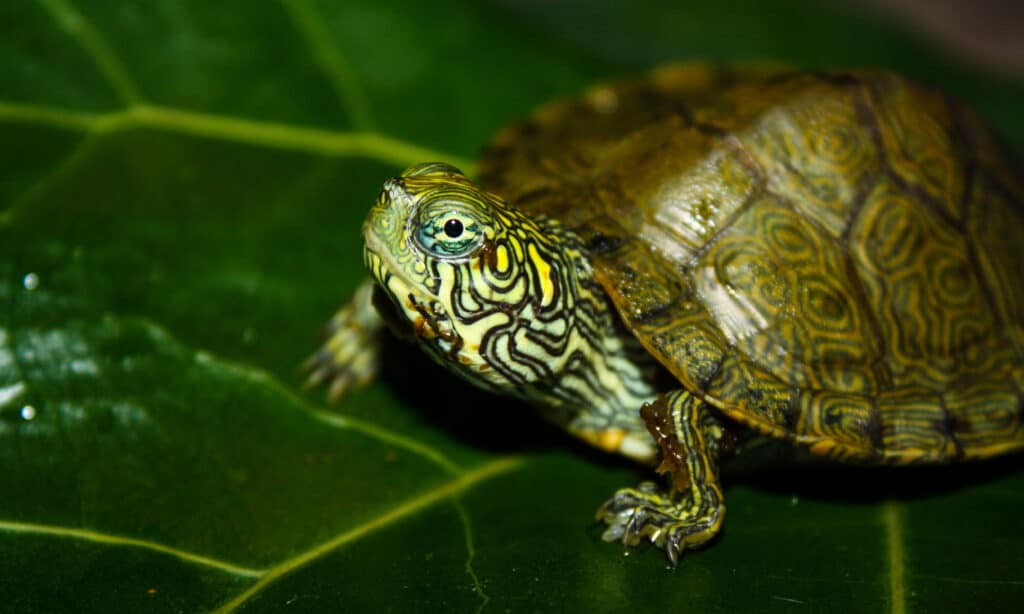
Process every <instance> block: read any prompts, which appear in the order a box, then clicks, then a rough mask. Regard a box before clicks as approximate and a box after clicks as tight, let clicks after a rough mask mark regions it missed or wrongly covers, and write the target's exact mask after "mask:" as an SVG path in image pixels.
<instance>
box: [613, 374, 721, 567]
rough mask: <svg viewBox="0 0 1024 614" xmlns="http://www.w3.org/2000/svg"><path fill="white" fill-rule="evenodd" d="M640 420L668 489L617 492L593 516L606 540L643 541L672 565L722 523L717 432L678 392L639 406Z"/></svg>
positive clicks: (696, 402)
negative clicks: (658, 457) (655, 446)
mask: <svg viewBox="0 0 1024 614" xmlns="http://www.w3.org/2000/svg"><path fill="white" fill-rule="evenodd" d="M640 415H641V417H643V419H644V422H645V423H646V425H647V430H649V431H650V432H651V435H652V436H654V439H655V441H657V442H658V446H659V447H660V448H661V452H662V461H661V464H660V465H659V466H658V468H657V471H658V473H663V474H668V475H669V486H670V488H669V490H668V492H662V491H659V489H658V488H657V487H656V486H655V485H654V484H653V483H651V482H645V483H643V484H641V485H640V486H638V487H637V488H623V489H622V490H620V491H618V492H617V493H615V496H613V497H612V498H611V499H609V500H608V502H606V503H605V504H604V505H603V506H602V507H601V509H600V510H598V513H597V517H598V519H599V520H603V521H604V522H605V523H607V524H608V529H607V530H606V531H605V532H604V535H603V538H604V539H605V540H606V541H612V540H616V539H618V540H621V541H622V543H623V544H625V545H627V546H634V545H636V544H638V543H640V542H641V541H642V540H644V539H647V540H648V541H650V542H651V543H653V544H654V545H656V546H658V547H659V548H662V549H664V550H665V553H666V554H667V555H668V558H669V559H670V560H671V561H672V564H673V565H674V564H675V563H676V562H677V561H678V560H679V557H680V555H682V553H683V551H685V550H692V549H694V548H697V547H699V546H700V545H701V544H703V543H705V542H707V541H708V540H709V539H711V538H712V537H714V536H715V534H717V533H718V530H719V529H720V528H721V526H722V521H723V520H724V519H725V506H724V504H723V497H722V488H721V486H719V483H718V465H717V452H718V443H719V441H720V439H721V437H722V428H721V426H719V424H718V423H717V421H716V420H715V418H714V416H713V415H712V414H711V412H710V411H709V410H708V407H707V406H706V405H704V403H703V402H702V401H701V400H700V399H696V398H694V397H693V396H692V395H690V394H689V393H688V392H686V391H683V390H679V391H675V392H671V393H668V394H663V395H661V396H659V397H658V399H657V400H655V401H654V402H653V403H647V404H645V405H644V406H643V407H642V408H641V409H640Z"/></svg>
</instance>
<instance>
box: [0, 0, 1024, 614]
mask: <svg viewBox="0 0 1024 614" xmlns="http://www.w3.org/2000/svg"><path fill="white" fill-rule="evenodd" d="M0 28H2V30H3V31H2V36H0V134H2V136H3V143H4V145H5V147H4V148H3V152H2V153H0V158H2V165H0V169H2V170H0V305H2V308H0V314H2V315H0V458H2V462H3V464H2V467H3V472H2V473H0V577H3V578H5V581H4V582H2V583H0V603H4V604H5V606H6V608H7V609H10V610H12V611H38V612H50V611H97V612H110V611H154V612H160V611H171V612H180V611H206V610H215V609H218V608H221V609H222V610H224V611H229V610H233V609H238V610H245V611H278V610H283V609H285V608H291V609H293V610H296V611H326V612H336V611H340V610H344V611H366V610H378V609H379V610H398V611H404V610H410V609H415V610H445V611H449V610H452V611H466V610H487V611H536V610H545V611H547V610H579V611H618V610H624V609H627V608H628V609H631V610H656V611H661V610H668V609H670V610H672V611H683V610H691V611H712V610H715V611H751V610H756V611H769V610H779V611H783V610H785V611H791V610H795V609H798V608H810V609H812V610H817V611H820V610H826V609H828V610H832V611H871V612H876V611H879V610H889V611H892V612H908V611H927V610H931V611H964V610H1008V609H1012V608H1013V607H1014V606H1015V605H1016V604H1017V603H1019V602H1020V600H1021V598H1022V597H1024V577H1022V576H1021V572H1020V570H1021V569H1022V568H1024V538H1022V537H1021V535H1020V534H1019V532H1018V531H1016V528H1017V524H1018V523H1017V516H1018V514H1017V513H1016V504H1017V503H1019V502H1020V501H1021V497H1022V495H1021V493H1022V492H1024V490H1022V487H1024V477H1022V476H1021V475H1020V474H1019V473H1018V472H1017V471H1016V470H1017V469H1018V468H1019V467H1020V464H1021V463H1020V462H1019V461H1017V460H1013V459H1011V460H1009V461H1002V462H995V463H987V464H980V465H972V466H965V467H959V468H939V469H933V470H914V471H894V470H878V471H867V470H854V469H843V468H835V467H820V468H810V469H808V468H790V467H781V468H778V467H777V468H770V469H768V470H765V471H763V472H761V473H759V474H756V475H755V476H754V477H752V478H745V479H737V480H733V481H731V482H730V485H729V487H728V488H727V500H728V505H729V520H728V522H727V528H726V530H725V532H724V534H723V536H722V538H721V539H719V540H717V541H716V542H715V543H714V544H713V545H712V546H711V547H710V548H708V549H707V550H705V551H703V552H700V553H697V554H693V555H692V556H689V557H688V558H686V559H685V560H684V561H683V562H682V564H681V565H680V566H679V567H678V568H677V569H675V570H670V569H667V568H666V563H665V560H664V558H663V556H662V555H661V553H659V552H655V551H651V550H638V551H634V552H630V553H628V556H627V554H624V553H623V552H622V550H621V548H619V547H618V546H617V545H614V544H606V543H603V542H602V541H601V540H600V527H598V526H596V525H595V524H594V523H593V522H592V518H593V512H594V510H595V509H596V507H597V506H598V505H599V504H600V503H601V502H602V501H603V500H604V499H605V498H606V497H607V496H609V495H610V494H611V493H612V492H614V490H615V489H616V488H618V487H621V486H623V485H628V484H631V483H634V482H636V481H638V480H640V479H643V478H644V477H645V473H644V471H643V470H642V469H639V468H635V467H632V466H630V465H628V464H626V463H624V462H620V461H618V460H616V459H609V458H605V457H602V456H600V455H598V454H595V453H593V452H591V451H589V450H584V449H583V448H582V447H580V446H579V445H577V444H576V443H574V442H571V441H569V440H568V439H567V438H566V437H564V436H563V435H561V434H559V433H557V432H555V431H554V430H553V429H552V428H550V427H548V426H547V425H546V424H544V423H543V422H542V421H540V420H539V419H538V418H537V417H536V416H535V415H534V414H533V412H531V411H530V410H529V409H528V408H526V407H523V406H521V405H519V404H517V403H514V402H509V401H499V402H495V400H493V399H491V398H489V397H487V396H486V395H483V394H482V393H479V392H477V391H475V390H472V389H470V388H469V387H467V386H466V385H464V384H462V383H460V382H458V381H456V380H455V379H453V378H452V377H450V376H448V375H447V374H445V373H442V372H440V371H439V370H438V369H437V368H435V367H433V366H432V365H430V364H429V362H427V361H425V360H424V359H422V358H420V357H418V356H416V357H411V356H409V353H408V350H407V349H405V348H399V349H398V350H397V353H398V354H400V355H401V356H400V358H401V359H400V360H398V361H395V360H392V361H391V362H390V363H389V364H390V365H391V366H390V368H389V369H388V372H387V373H386V374H385V376H384V377H383V378H382V379H381V380H380V381H378V382H376V383H374V384H373V385H371V386H370V387H368V388H366V389H364V390H361V391H358V392H356V393H354V394H352V395H350V396H349V397H347V398H346V400H345V401H344V402H343V403H342V404H340V405H339V406H337V407H333V406H329V405H328V404H327V403H325V402H324V401H323V395H322V392H321V391H314V392H303V391H302V390H301V380H302V377H301V374H300V373H299V372H298V369H297V365H298V364H299V363H300V362H301V361H302V359H303V358H304V357H305V356H307V355H309V354H310V353H311V352H312V351H313V350H314V349H315V347H316V344H317V339H316V331H317V329H318V327H319V325H320V323H321V322H323V321H325V320H326V319H327V318H328V317H329V316H330V314H331V313H332V312H333V310H334V309H335V308H336V306H337V305H338V304H340V303H341V302H342V301H343V300H344V299H345V298H346V297H347V295H348V294H349V293H350V292H351V291H352V290H353V288H354V287H355V285H356V284H357V283H358V281H359V280H360V279H361V278H362V277H363V275H364V273H363V272H362V267H361V256H360V252H361V245H360V239H359V225H360V223H361V221H362V218H363V216H364V215H365V212H366V210H367V208H368V206H369V204H370V203H371V202H372V199H373V198H374V196H375V194H376V193H377V190H378V189H379V185H380V184H381V182H382V180H383V179H385V178H386V177H388V176H390V175H391V174H394V173H395V172H397V171H398V170H400V169H401V168H402V167H403V166H405V165H408V164H412V163H415V162H420V161H424V160H430V159H442V160H448V161H451V162H455V163H457V164H464V165H469V164H471V162H470V161H471V160H472V158H473V157H474V155H475V152H476V151H477V149H478V148H479V146H480V145H481V144H483V143H484V142H485V141H486V139H487V138H488V137H489V135H491V134H492V133H493V132H494V131H495V130H496V129H498V128H499V127H500V126H502V125H503V124H504V123H506V122H508V121H511V120H512V119H514V118H516V117H519V116H521V115H523V114H524V113H526V112H528V111H529V109H530V108H532V107H533V106H534V105H536V104H539V103H541V102H542V101H544V100H547V99H549V98H552V97H555V96H559V95H567V94H570V93H572V92H575V91H578V90H579V89H580V88H582V87H584V86H585V84H587V83H589V82H592V81H593V80H595V79H599V78H609V77H613V76H618V75H623V74H628V73H630V72H633V71H636V70H639V69H642V68H645V67H647V66H650V65H652V64H654V63H656V62H658V61H661V60H666V59H678V58H712V59H720V60H743V59H753V58H766V57H771V58H774V59H779V60H783V61H788V62H792V63H795V64H799V65H806V66H830V65H864V64H877V65H886V66H890V67H894V68H898V69H900V70H903V71H905V72H909V73H911V74H913V75H916V76H918V77H921V78H924V79H928V80H930V81H933V82H935V83H938V84H940V85H942V86H944V87H946V88H948V89H950V91H952V92H954V93H955V94H957V95H959V96H961V97H964V98H966V99H968V100H969V101H970V102H972V103H974V104H976V105H977V106H978V107H979V108H980V109H981V110H982V112H983V113H984V114H986V115H987V116H988V117H989V118H991V119H992V120H993V121H994V122H996V123H997V125H999V127H1000V128H1001V129H1002V130H1003V131H1004V133H1005V134H1006V135H1007V136H1008V137H1009V139H1010V140H1011V141H1012V142H1014V143H1016V144H1018V145H1020V144H1022V143H1024V121H1022V120H1021V118H1020V116H1019V111H1018V110H1019V109H1020V108H1022V106H1024V89H1022V88H1021V87H1020V85H1019V84H1011V83H999V82H996V81H993V80H985V79H982V78H980V77H978V76H977V75H976V74H974V71H971V70H968V69H965V68H962V67H960V68H958V67H957V66H956V64H955V62H953V61H951V60H949V59H948V58H945V57H942V56H941V55H939V54H937V53H936V52H934V51H932V50H931V49H930V48H928V47H927V46H925V45H923V44H921V43H919V42H916V41H915V40H914V39H913V38H912V37H910V36H908V35H907V33H905V32H902V31H899V30H898V29H895V28H893V27H891V26H888V25H886V24H878V23H876V22H874V21H872V20H869V19H866V18H863V17H860V16H857V15H853V14H846V13H843V12H839V11H830V10H825V9H821V8H812V7H811V6H810V5H805V4H802V3H796V2H778V3H770V4H769V3H764V4H762V3H757V4H753V3H743V2H721V1H713V0H701V1H699V2H691V3H687V4H686V5H685V7H684V8H666V7H663V6H662V5H661V4H660V3H654V2H646V1H645V2H635V3H630V4H629V5H628V7H627V5H626V4H621V5H619V4H603V3H592V2H584V1H583V0H575V1H571V2H570V1H565V2H557V3H549V2H540V1H536V0H535V1H533V2H526V3H524V2H516V3H511V2H510V3H509V4H508V6H492V5H484V6H482V5H479V4H477V3H473V2H469V1H468V0H467V1H465V2H460V1H458V0H435V1H434V2H431V3H404V2H399V1H398V0H374V1H372V2H371V1H370V0H346V1H345V2H328V1H327V0H282V1H281V2H241V1H235V2H228V3H210V2H202V1H200V0H164V1H152V2H146V3H138V4H131V3H125V2H123V1H121V0H91V1H90V2H84V1H82V0H78V1H77V2H75V0H41V1H38V2H35V1H30V0H10V1H9V2H5V3H3V4H2V6H0ZM396 363H401V364H396ZM407 370H408V371H409V372H406V371H407Z"/></svg>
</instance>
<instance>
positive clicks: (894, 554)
mask: <svg viewBox="0 0 1024 614" xmlns="http://www.w3.org/2000/svg"><path fill="white" fill-rule="evenodd" d="M902 512H903V510H902V508H901V506H900V505H899V504H898V503H896V502H894V501H887V502H886V503H885V505H883V506H882V524H883V526H884V527H885V538H886V546H887V548H886V550H887V552H888V556H889V598H890V600H891V612H892V614H906V611H907V600H906V587H905V584H904V571H905V569H904V565H905V561H904V556H905V555H904V552H903V513H902Z"/></svg>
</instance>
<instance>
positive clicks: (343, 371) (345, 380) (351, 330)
mask: <svg viewBox="0 0 1024 614" xmlns="http://www.w3.org/2000/svg"><path fill="white" fill-rule="evenodd" d="M375 287H376V284H374V282H373V280H372V279H365V280H363V282H362V283H361V284H359V286H358V287H357V288H356V291H355V294H354V295H353V296H352V299H351V300H349V302H348V303H346V304H345V305H344V306H343V307H342V308H341V309H339V310H338V312H337V313H335V314H334V316H333V317H332V318H331V319H330V321H329V322H328V323H327V326H326V337H327V340H326V341H325V342H324V344H323V345H322V346H320V349H319V350H317V352H316V353H315V354H313V355H312V356H310V357H309V358H308V359H307V360H306V362H305V363H303V365H302V367H303V370H304V371H307V372H308V373H309V377H308V378H307V379H306V387H313V386H318V385H320V384H322V383H324V382H327V383H328V386H329V387H328V395H329V396H330V399H331V400H332V401H337V400H338V399H340V398H341V397H342V395H344V394H345V393H346V392H347V391H348V390H350V389H352V388H358V387H360V386H365V385H366V384H368V383H369V382H370V381H371V380H372V379H373V378H374V376H376V375H377V371H378V370H379V369H380V352H381V348H380V346H381V338H380V336H381V334H382V333H383V328H384V321H383V320H382V319H381V317H380V315H379V314H378V313H377V310H376V309H375V308H374V305H373V294H374V289H375Z"/></svg>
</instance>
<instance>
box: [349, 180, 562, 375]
mask: <svg viewBox="0 0 1024 614" xmlns="http://www.w3.org/2000/svg"><path fill="white" fill-rule="evenodd" d="M363 238H364V241H365V246H366V247H365V252H364V255H365V261H366V265H367V267H368V268H369V269H370V272H371V274H372V275H373V277H374V278H375V279H376V282H377V285H378V286H379V287H380V288H381V289H382V290H383V291H384V292H383V293H384V294H385V295H386V296H387V297H388V298H390V299H391V300H390V302H391V306H390V307H392V308H390V309H388V308H387V307H388V306H381V305H378V310H379V311H381V312H382V315H384V316H385V320H387V321H388V322H389V324H390V325H391V328H392V329H396V328H397V329H398V330H395V332H396V333H398V334H400V335H402V336H406V337H408V336H410V335H411V336H413V337H415V339H416V340H417V341H418V342H419V343H420V344H421V345H423V346H424V347H425V348H426V349H427V350H428V353H429V354H431V355H432V356H433V357H434V358H435V360H437V361H439V362H441V363H442V364H443V365H445V366H447V367H449V368H454V370H456V371H457V372H459V373H460V374H461V375H463V376H464V377H466V378H467V379H470V380H471V381H473V382H474V383H476V384H479V385H483V386H485V387H489V388H498V389H504V390H505V391H506V392H512V393H513V394H514V393H515V392H517V390H515V388H516V387H519V386H523V385H528V383H529V381H530V380H536V379H539V377H540V376H542V375H543V371H545V370H546V369H547V367H546V366H544V365H543V364H541V359H540V357H537V358H536V359H530V363H531V364H533V363H537V364H538V365H540V366H537V367H535V368H533V369H532V370H530V369H525V368H521V367H520V366H519V365H511V364H509V363H510V362H511V361H512V359H513V354H514V353H515V351H516V348H517V343H516V339H517V335H522V334H524V333H525V332H527V331H525V330H523V327H524V326H527V327H531V330H530V332H531V333H537V334H548V335H550V337H551V338H552V339H553V340H555V339H557V338H558V336H559V335H562V336H564V335H565V331H566V329H567V328H568V327H567V326H566V318H569V317H571V316H570V314H569V311H570V310H571V309H570V308H568V306H567V305H566V301H565V299H566V295H567V294H571V293H567V292H566V284H567V283H569V282H568V280H566V278H565V271H564V269H565V268H566V267H565V253H564V250H563V249H561V246H560V245H558V237H552V236H550V234H549V233H548V232H546V229H545V228H542V226H541V225H539V224H538V223H537V222H536V221H534V220H531V219H530V218H528V217H526V216H525V215H523V214H521V213H520V212H518V211H516V210H515V209H513V208H512V207H510V206H508V205H507V204H506V203H505V202H504V201H503V200H502V199H501V198H500V197H499V196H497V195H494V194H491V193H489V192H487V191H485V190H483V189H482V188H481V187H479V186H477V185H476V184H474V183H473V182H472V181H470V180H469V179H468V178H467V177H466V176H465V175H464V174H463V173H461V172H460V171H459V170H458V169H456V168H454V167H452V166H449V165H447V164H442V163H429V164H420V165H417V166H414V167H412V168H410V169H409V170H407V171H405V172H404V173H402V175H401V176H399V177H394V178H391V179H389V180H387V181H386V182H385V184H384V187H383V189H382V190H381V193H380V196H379V197H378V199H377V202H376V203H375V204H374V206H373V208H372V209H371V211H370V214H369V216H368V218H367V220H366V223H365V224H364V225H363ZM378 294H380V293H378ZM386 311H389V312H390V313H384V312H386ZM532 329H537V330H532ZM553 343H554V342H553ZM555 344H557V343H555ZM527 345H528V344H525V343H519V345H518V347H519V349H520V351H525V349H526V348H527ZM527 358H528V357H527ZM524 360H525V358H524ZM510 388H513V390H509V389H510Z"/></svg>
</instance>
